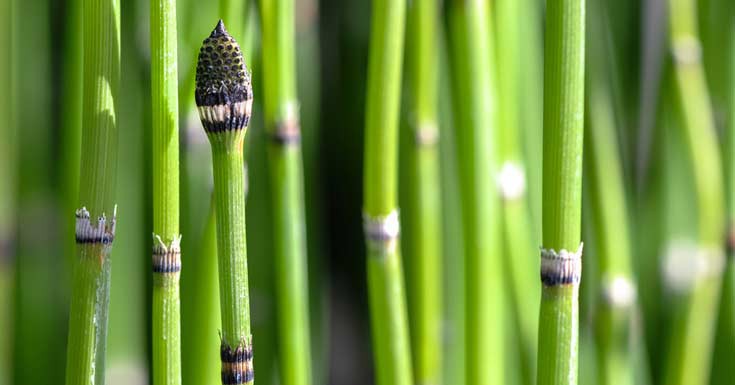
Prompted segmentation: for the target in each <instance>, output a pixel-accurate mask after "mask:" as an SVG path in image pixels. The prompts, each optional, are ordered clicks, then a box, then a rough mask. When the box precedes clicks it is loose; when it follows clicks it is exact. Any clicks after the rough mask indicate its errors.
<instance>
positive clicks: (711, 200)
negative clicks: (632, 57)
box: [664, 0, 725, 385]
mask: <svg viewBox="0 0 735 385" xmlns="http://www.w3.org/2000/svg"><path fill="white" fill-rule="evenodd" d="M696 11H697V2H696V1H693V0H670V1H669V44H670V46H671V53H672V67H671V71H670V74H669V76H670V77H669V79H670V89H671V91H672V96H673V98H674V105H675V108H676V111H677V112H678V114H677V117H678V120H677V121H678V126H680V128H681V132H680V134H679V135H681V137H682V138H685V141H684V142H685V143H686V147H687V149H688V152H689V157H688V162H689V163H690V164H691V167H692V171H693V177H694V181H693V185H694V191H695V195H696V210H697V216H698V217H697V222H696V223H697V243H698V245H697V248H696V250H694V251H692V252H691V253H689V254H688V255H687V263H684V264H682V263H681V261H674V260H673V259H670V260H669V261H667V265H668V266H670V267H671V268H667V269H666V270H667V272H668V273H669V274H668V276H667V278H668V279H669V283H670V286H672V287H673V288H674V289H677V291H678V293H677V294H679V295H680V296H681V298H682V299H683V300H682V303H681V306H679V307H677V309H675V310H674V314H673V320H672V322H673V324H672V329H671V334H670V339H671V340H670V345H669V346H670V348H669V350H668V355H667V357H666V365H665V373H664V383H665V384H667V385H677V384H691V385H696V384H707V383H708V378H709V374H710V368H711V367H710V363H711V352H712V346H713V342H714V330H715V320H716V319H717V317H716V315H717V306H718V304H719V298H720V285H721V284H722V271H723V266H724V264H725V260H724V250H723V245H724V243H725V242H724V237H723V235H724V234H725V227H724V225H725V215H724V212H725V206H724V195H723V189H724V184H723V181H722V178H723V174H722V167H721V163H720V162H721V157H720V148H719V145H718V143H717V135H716V129H715V123H714V117H713V111H712V107H711V104H710V99H709V95H708V90H707V85H706V82H705V76H704V70H703V67H702V64H701V45H700V41H699V37H698V27H697V12H696ZM682 266H694V267H697V268H692V269H687V268H684V269H687V270H684V271H682ZM682 277H685V278H684V279H681V278H682Z"/></svg>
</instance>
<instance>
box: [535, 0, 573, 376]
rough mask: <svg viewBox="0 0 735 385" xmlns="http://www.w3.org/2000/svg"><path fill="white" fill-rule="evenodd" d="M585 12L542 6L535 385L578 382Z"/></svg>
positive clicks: (562, 2) (565, 3)
mask: <svg viewBox="0 0 735 385" xmlns="http://www.w3.org/2000/svg"><path fill="white" fill-rule="evenodd" d="M584 9H585V2H584V1H583V0H555V1H552V2H549V3H548V4H547V8H546V35H545V39H546V44H545V53H544V65H545V71H544V164H543V205H542V214H543V215H542V218H543V243H542V247H543V248H542V250H541V282H542V283H543V289H542V294H541V311H540V316H539V346H538V377H537V383H538V384H539V385H546V384H576V383H577V377H578V373H577V368H578V365H577V352H578V340H579V319H578V318H579V303H578V302H579V301H578V297H579V281H580V278H581V274H582V255H581V254H582V245H581V244H580V236H581V233H580V226H581V206H582V146H583V136H584V135H583V128H584V119H583V117H584V30H585V28H584V26H585V19H584Z"/></svg>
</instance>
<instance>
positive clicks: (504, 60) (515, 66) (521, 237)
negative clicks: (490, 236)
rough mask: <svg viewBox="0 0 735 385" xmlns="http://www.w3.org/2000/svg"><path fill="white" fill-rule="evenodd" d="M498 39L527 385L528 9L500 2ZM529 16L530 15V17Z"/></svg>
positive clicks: (531, 312)
mask: <svg viewBox="0 0 735 385" xmlns="http://www.w3.org/2000/svg"><path fill="white" fill-rule="evenodd" d="M496 4H497V6H496V10H497V12H496V14H495V22H496V23H497V24H496V33H495V34H494V36H495V39H496V42H497V47H496V53H497V55H496V57H497V75H498V76H497V79H498V94H499V96H500V97H499V100H498V102H499V105H500V109H499V114H498V115H499V121H500V127H503V129H502V130H499V132H498V134H499V142H500V143H501V146H500V148H499V149H498V150H499V155H500V158H501V162H502V164H501V168H500V174H499V176H498V182H499V188H500V195H501V198H502V206H503V207H502V210H503V237H504V239H503V245H504V249H503V250H504V254H505V258H504V260H503V262H504V264H505V271H506V274H507V276H508V277H509V288H510V292H511V296H510V299H511V300H512V301H511V303H512V310H513V318H511V319H513V320H514V323H516V324H517V325H519V333H518V337H519V338H520V340H518V341H513V343H518V344H519V346H520V353H521V357H520V358H521V363H522V370H521V371H522V373H523V378H524V382H525V383H529V384H530V383H531V382H533V379H534V378H535V359H536V352H535V350H536V346H537V339H538V338H537V334H538V303H539V301H540V296H539V292H538V290H537V289H536V287H537V285H538V276H537V275H536V274H535V272H537V271H538V259H537V258H536V257H535V256H534V255H535V252H536V249H535V247H534V242H533V241H532V236H531V234H532V231H533V227H532V226H531V222H530V219H531V217H530V206H529V199H528V196H527V191H526V186H528V185H529V183H527V177H526V175H527V166H526V164H527V162H526V158H525V157H524V155H523V151H522V149H521V134H522V130H523V128H522V126H521V121H522V117H523V114H526V113H528V112H527V107H528V104H527V103H526V101H525V100H522V99H521V91H522V89H521V85H522V78H523V77H525V76H526V74H523V76H521V72H520V71H519V68H520V62H521V49H522V48H521V45H520V44H519V42H520V41H521V38H522V35H521V30H522V29H523V28H524V27H522V26H521V24H522V20H523V19H522V16H523V13H522V11H524V9H523V4H522V3H521V2H519V1H517V0H502V1H498V2H497V3H496ZM527 13H528V12H527Z"/></svg>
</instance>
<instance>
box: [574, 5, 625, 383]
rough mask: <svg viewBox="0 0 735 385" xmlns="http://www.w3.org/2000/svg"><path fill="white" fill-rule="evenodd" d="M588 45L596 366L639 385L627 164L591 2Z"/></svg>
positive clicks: (604, 378) (600, 15) (602, 29)
mask: <svg viewBox="0 0 735 385" xmlns="http://www.w3.org/2000/svg"><path fill="white" fill-rule="evenodd" d="M589 9H590V12H589V17H588V19H587V20H588V23H587V25H588V26H589V27H590V37H591V38H590V41H589V42H588V45H587V47H588V53H587V63H588V64H587V65H588V68H589V71H588V76H587V79H588V83H587V84H588V99H587V100H588V110H587V112H588V114H587V116H588V132H587V135H586V138H585V139H586V140H587V147H588V149H589V151H587V153H586V155H587V162H588V167H587V169H586V171H587V176H588V177H589V179H588V180H589V186H590V189H589V192H590V198H589V200H590V202H591V205H592V209H593V210H592V214H591V216H592V218H593V224H594V226H593V229H592V231H593V233H594V239H595V240H596V242H595V244H596V246H597V247H596V255H597V259H598V262H597V263H598V266H599V269H598V270H599V276H598V277H597V279H596V281H597V282H599V284H598V285H597V286H598V290H599V298H600V302H599V306H598V308H597V315H596V318H597V319H596V321H597V325H596V327H597V361H598V382H599V383H600V384H607V385H614V384H621V385H625V384H629V385H632V384H633V383H634V378H635V377H634V367H633V360H632V357H633V350H632V342H633V341H632V340H633V337H632V335H631V333H632V322H633V311H634V310H635V308H636V306H635V294H636V286H635V283H634V281H633V277H632V267H631V265H632V259H631V242H630V239H629V237H628V233H629V227H628V226H629V225H628V217H627V216H628V212H627V210H626V201H625V190H624V184H623V183H624V182H623V170H622V169H621V165H622V161H621V159H620V156H619V154H618V148H619V146H618V141H617V137H616V120H615V113H614V110H613V100H612V90H611V88H610V84H609V83H610V82H611V80H610V79H611V76H612V73H611V68H610V67H609V66H607V58H609V57H611V56H614V53H613V52H611V51H610V50H609V49H605V47H606V45H605V42H606V41H607V39H606V37H607V35H606V34H607V33H608V30H607V29H606V26H607V25H608V24H609V23H608V20H607V18H606V16H605V15H607V13H606V12H604V11H605V8H604V5H603V2H602V1H593V2H590V7H589Z"/></svg>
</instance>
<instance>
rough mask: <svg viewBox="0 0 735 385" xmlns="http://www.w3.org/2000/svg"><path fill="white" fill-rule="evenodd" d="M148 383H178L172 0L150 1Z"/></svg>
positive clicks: (176, 134)
mask: <svg viewBox="0 0 735 385" xmlns="http://www.w3.org/2000/svg"><path fill="white" fill-rule="evenodd" d="M150 7H151V8H150V10H151V86H152V107H153V108H152V114H153V156H152V158H153V234H154V235H155V237H156V239H154V241H153V243H154V244H153V311H152V313H153V314H152V316H153V337H152V338H153V384H154V385H176V384H181V322H180V319H181V315H180V302H179V275H180V270H181V249H180V245H179V244H180V241H181V236H180V235H179V127H178V118H179V108H178V79H177V77H178V69H177V41H176V1H174V0H151V2H150Z"/></svg>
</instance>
